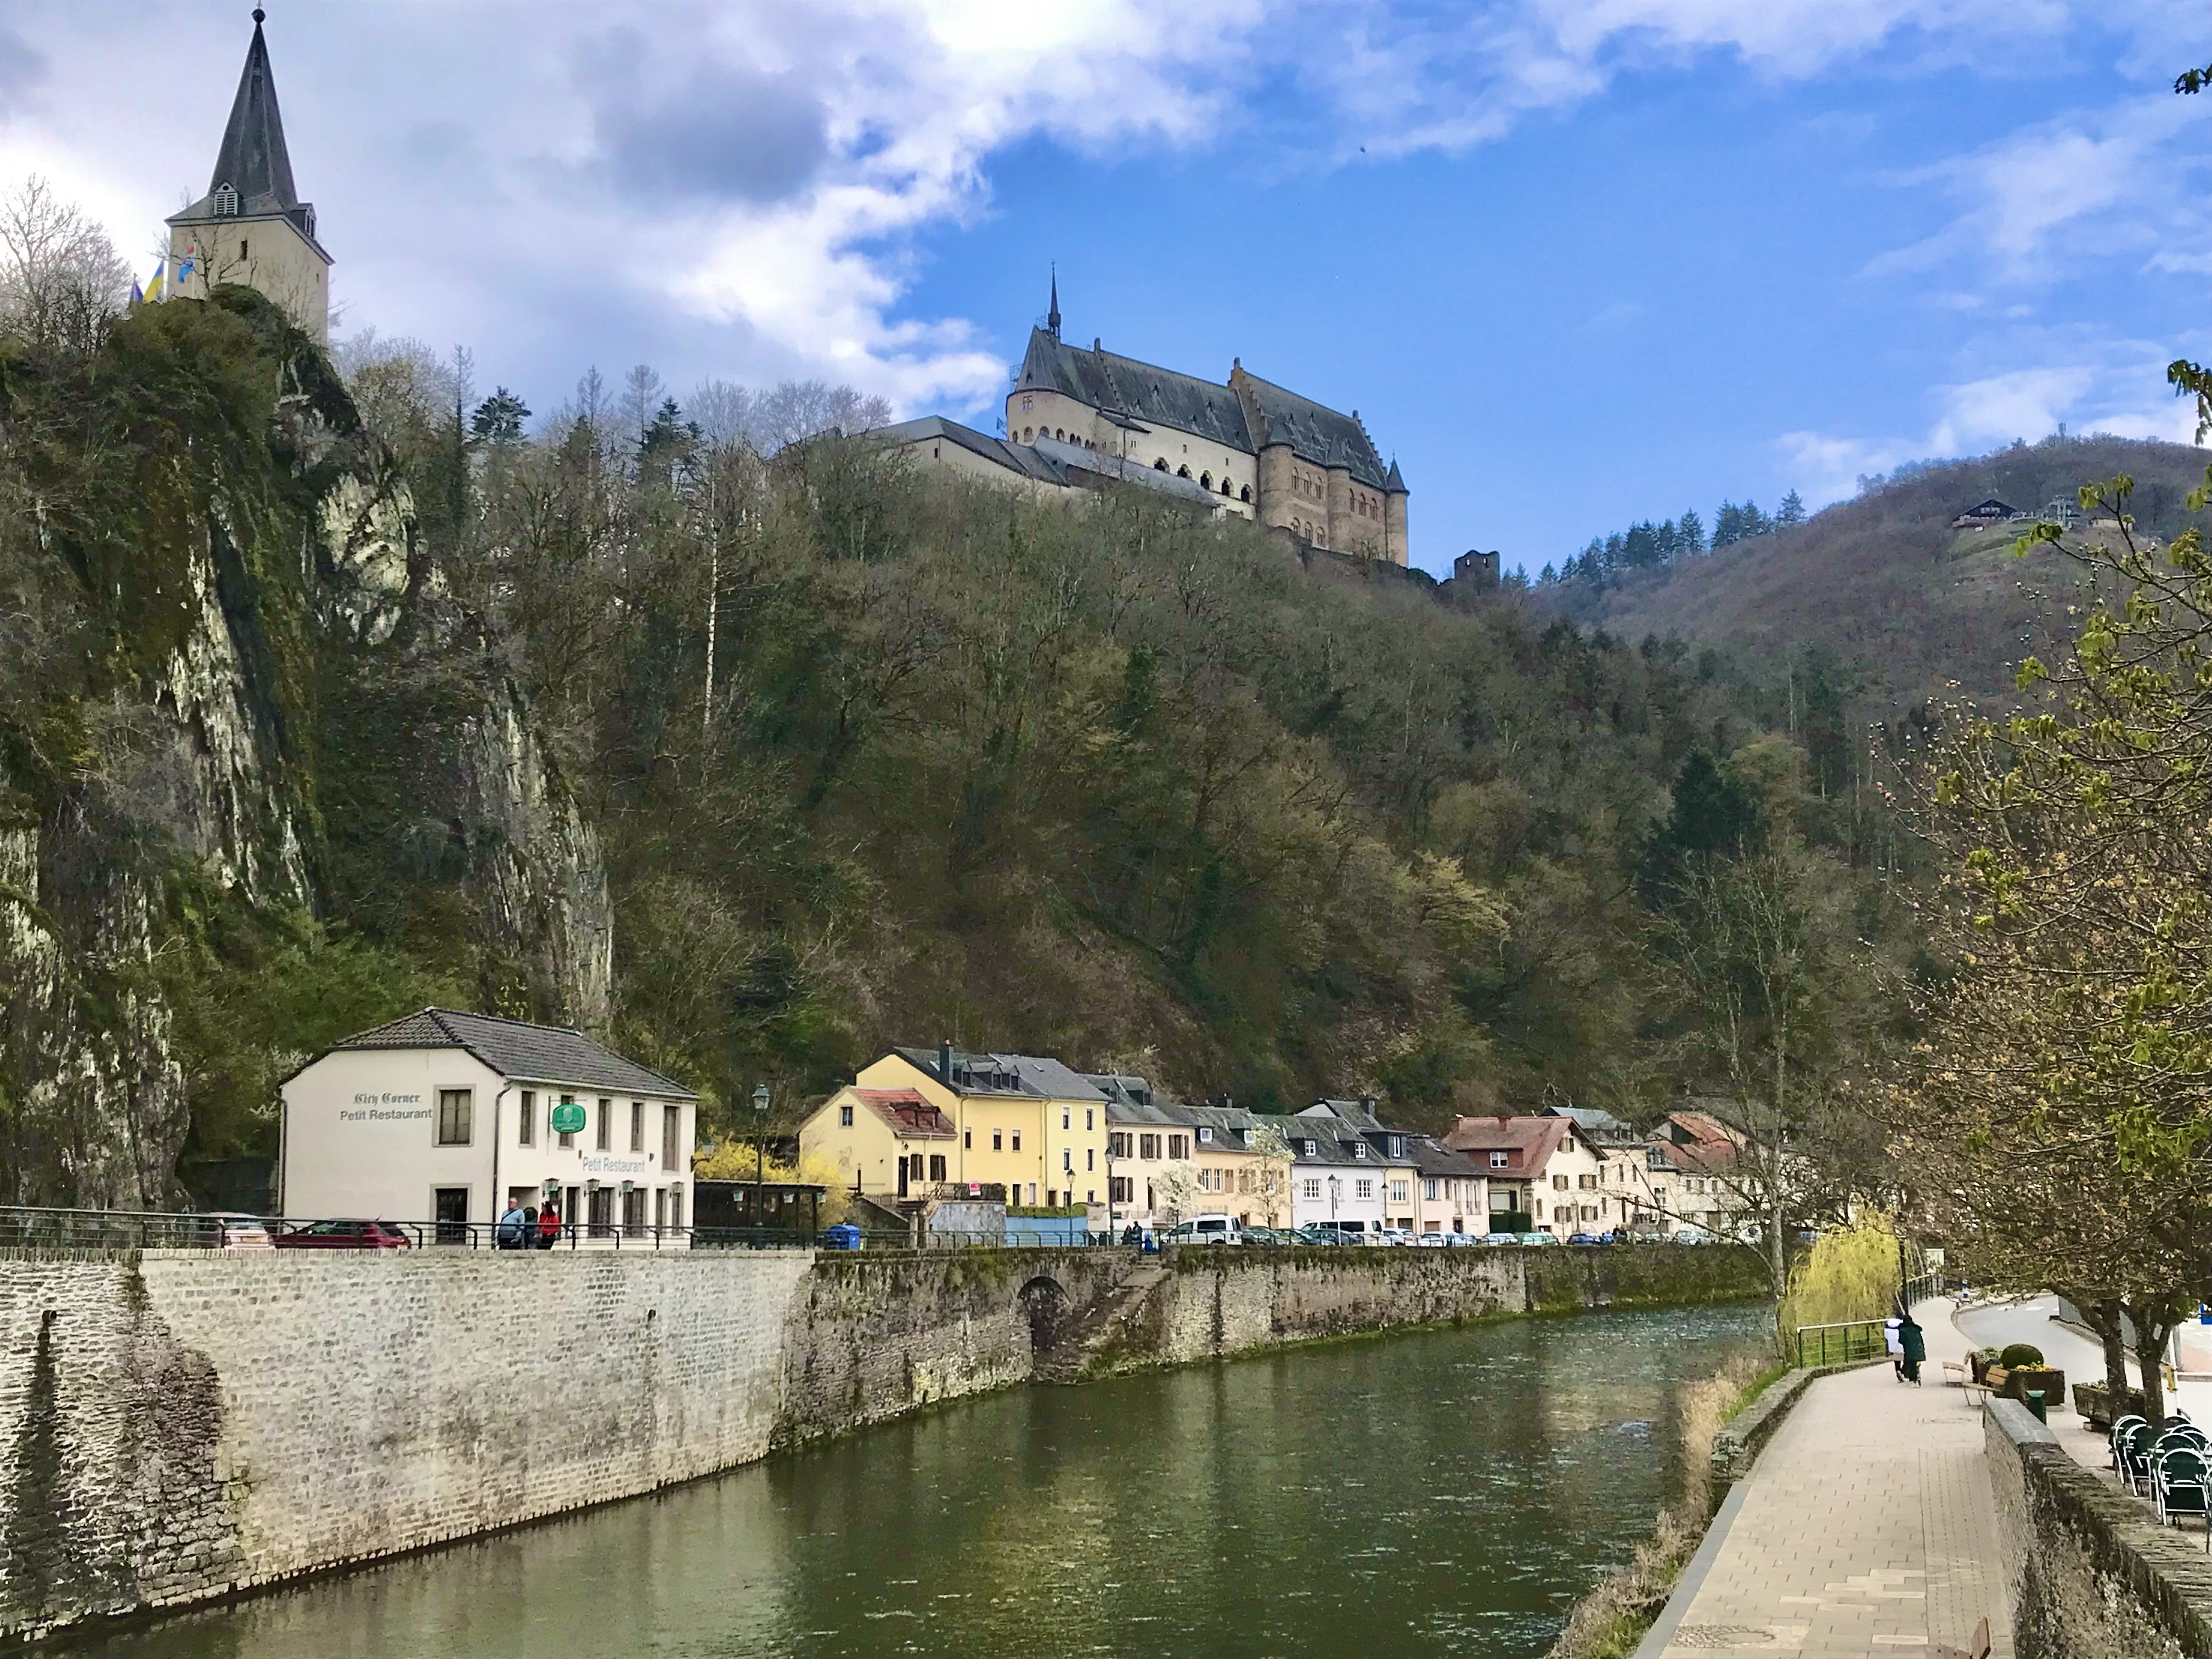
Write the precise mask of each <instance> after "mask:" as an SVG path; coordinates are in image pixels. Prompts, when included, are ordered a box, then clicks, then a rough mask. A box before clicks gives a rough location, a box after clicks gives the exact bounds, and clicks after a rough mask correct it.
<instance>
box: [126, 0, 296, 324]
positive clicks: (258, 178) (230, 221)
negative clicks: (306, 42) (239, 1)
mask: <svg viewBox="0 0 2212 1659" xmlns="http://www.w3.org/2000/svg"><path fill="white" fill-rule="evenodd" d="M261 21H262V14H261V12H260V10H259V9H256V10H255V11H254V14H253V40H252V43H251V44H250V45H249V46H247V47H246V68H245V70H244V72H243V73H242V74H241V75H240V76H239V81H238V94H237V96H236V97H235V98H234V100H232V102H231V106H230V120H229V123H228V125H226V126H225V127H224V128H223V134H222V147H221V148H220V149H217V151H216V160H215V172H214V173H213V174H212V175H211V176H210V179H209V181H208V189H207V194H206V195H204V196H203V197H200V199H199V200H198V201H197V202H194V203H193V204H191V206H189V207H187V208H185V210H183V211H182V212H180V213H176V214H173V215H172V216H170V218H169V221H168V224H169V257H168V265H167V270H168V291H169V294H170V295H171V296H173V297H179V298H184V299H205V298H206V297H207V294H208V290H209V289H210V288H213V287H216V286H217V285H219V284H222V283H241V284H243V285H244V286H246V287H247V288H252V289H259V290H260V291H261V292H262V293H263V294H264V295H268V297H269V298H270V301H273V302H274V303H275V304H276V307H277V308H278V309H279V310H281V311H282V312H283V313H285V315H286V316H288V317H289V318H290V319H292V321H293V322H294V323H295V324H296V325H298V326H299V327H301V329H303V330H305V331H307V333H309V334H312V335H313V336H314V337H315V340H316V343H318V344H323V345H327V344H328V343H330V325H331V289H330V281H331V277H330V272H331V256H330V255H329V254H328V253H327V252H325V251H324V249H323V245H322V244H321V243H320V242H319V241H318V240H315V208H314V204H313V203H312V202H303V201H301V199H300V192H299V190H298V188H297V187H296V186H295V185H294V184H293V182H292V158H291V155H290V153H289V151H288V150H287V149H286V148H285V144H284V122H283V117H282V116H281V115H280V114H279V113H278V112H277V108H276V76H275V75H274V73H273V72H272V71H271V70H270V67H269V45H268V42H267V41H266V40H264V39H263V38H262V33H261Z"/></svg>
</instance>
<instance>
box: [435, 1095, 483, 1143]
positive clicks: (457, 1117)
mask: <svg viewBox="0 0 2212 1659" xmlns="http://www.w3.org/2000/svg"><path fill="white" fill-rule="evenodd" d="M475 1111H476V1093H475V1091H473V1090H470V1089H441V1090H439V1091H438V1144H439V1145H440V1146H467V1145H468V1144H469V1133H470V1129H471V1122H470V1120H471V1118H472V1117H473V1116H474V1115H475Z"/></svg>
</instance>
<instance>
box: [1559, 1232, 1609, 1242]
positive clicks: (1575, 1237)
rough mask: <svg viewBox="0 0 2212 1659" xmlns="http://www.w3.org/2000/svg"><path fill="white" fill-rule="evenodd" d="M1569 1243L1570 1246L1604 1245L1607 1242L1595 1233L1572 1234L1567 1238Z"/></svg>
mask: <svg viewBox="0 0 2212 1659" xmlns="http://www.w3.org/2000/svg"><path fill="white" fill-rule="evenodd" d="M1567 1243H1570V1244H1602V1243H1605V1241H1604V1240H1603V1239H1601V1238H1600V1237H1598V1236H1597V1235H1596V1234H1595V1233H1570V1234H1569V1235H1568V1236H1567Z"/></svg>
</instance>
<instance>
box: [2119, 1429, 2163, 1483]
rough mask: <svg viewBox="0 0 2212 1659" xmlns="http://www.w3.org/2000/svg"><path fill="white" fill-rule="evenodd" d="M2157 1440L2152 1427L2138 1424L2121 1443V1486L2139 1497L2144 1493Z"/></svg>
mask: <svg viewBox="0 0 2212 1659" xmlns="http://www.w3.org/2000/svg"><path fill="white" fill-rule="evenodd" d="M2155 1440H2156V1435H2155V1433H2154V1431H2153V1430H2152V1428H2151V1425H2149V1424H2148V1423H2138V1424H2136V1425H2135V1427H2134V1428H2132V1429H2130V1430H2129V1431H2128V1433H2127V1435H2126V1437H2124V1439H2122V1440H2121V1442H2120V1446H2119V1451H2120V1467H2119V1474H2120V1484H2121V1485H2123V1486H2125V1487H2126V1488H2127V1489H2128V1490H2129V1491H2130V1492H2134V1493H2136V1495H2137V1496H2138V1497H2140V1496H2141V1495H2142V1489H2143V1486H2142V1483H2143V1481H2144V1480H2146V1479H2147V1478H2148V1476H2149V1474H2150V1452H2151V1447H2152V1445H2153V1444H2154V1442H2155Z"/></svg>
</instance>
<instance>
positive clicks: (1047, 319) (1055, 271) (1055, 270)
mask: <svg viewBox="0 0 2212 1659" xmlns="http://www.w3.org/2000/svg"><path fill="white" fill-rule="evenodd" d="M1044 325H1045V328H1046V330H1047V331H1048V332H1049V333H1050V334H1051V335H1052V337H1053V338H1054V339H1055V340H1057V339H1058V338H1059V337H1060V261H1059V260H1057V259H1054V261H1053V262H1052V309H1051V310H1049V311H1048V312H1046V313H1045V314H1044Z"/></svg>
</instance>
